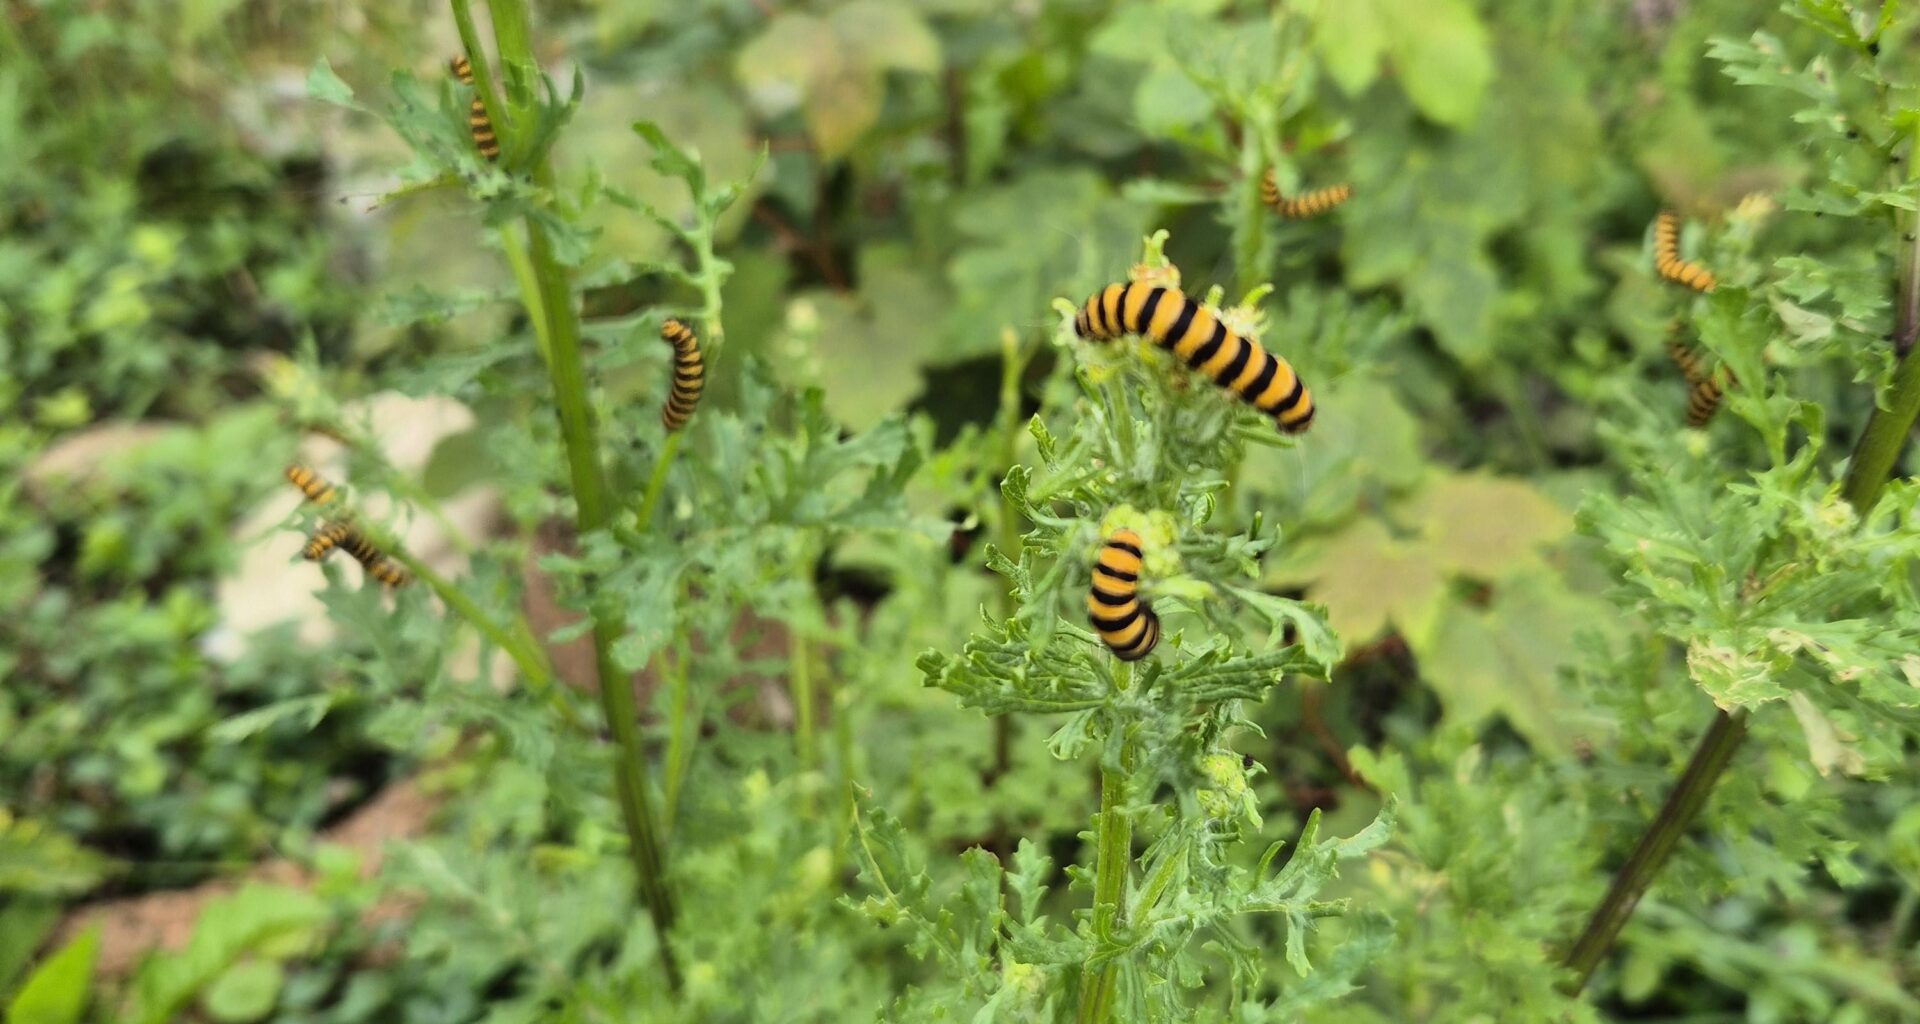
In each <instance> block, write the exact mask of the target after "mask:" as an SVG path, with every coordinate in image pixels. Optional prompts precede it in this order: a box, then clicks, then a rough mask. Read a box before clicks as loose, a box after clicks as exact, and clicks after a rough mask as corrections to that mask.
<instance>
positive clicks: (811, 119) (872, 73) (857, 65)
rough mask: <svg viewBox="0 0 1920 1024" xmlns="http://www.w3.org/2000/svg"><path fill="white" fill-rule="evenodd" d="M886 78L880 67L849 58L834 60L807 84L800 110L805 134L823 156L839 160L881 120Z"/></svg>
mask: <svg viewBox="0 0 1920 1024" xmlns="http://www.w3.org/2000/svg"><path fill="white" fill-rule="evenodd" d="M885 98H886V80H885V79H884V78H882V77H881V73H880V69H879V68H875V67H872V66H869V65H867V64H865V63H862V62H859V61H852V60H843V61H836V62H835V63H834V64H833V65H832V66H831V67H830V68H829V69H827V70H825V71H823V72H822V73H821V74H819V75H818V76H816V77H815V78H814V79H813V81H812V82H811V83H810V84H809V85H808V88H807V98H806V102H805V103H804V104H803V112H804V114H805V115H806V121H807V134H808V135H810V136H812V138H813V144H814V145H815V146H816V147H818V149H819V150H820V157H821V159H823V160H838V159H839V158H840V157H843V156H845V155H846V154H847V151H848V150H850V149H852V148H853V144H854V143H856V142H858V141H860V137H861V136H862V135H865V134H866V133H867V129H869V128H872V127H873V126H874V123H875V122H877V121H879V120H880V102H881V100H883V99H885Z"/></svg>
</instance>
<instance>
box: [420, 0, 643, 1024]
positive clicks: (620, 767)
mask: <svg viewBox="0 0 1920 1024" xmlns="http://www.w3.org/2000/svg"><path fill="white" fill-rule="evenodd" d="M451 3H452V7H453V12H454V20H455V23H456V25H457V26H458V28H459V31H460V37H461V42H462V43H463V45H465V47H466V48H467V52H468V53H469V54H471V55H472V57H473V63H474V65H475V73H476V77H478V79H479V86H480V88H481V90H482V95H483V98H484V99H485V100H486V101H487V104H488V110H489V113H496V111H494V109H493V96H492V95H491V93H492V89H491V83H490V82H488V80H487V79H486V77H484V76H485V71H484V70H483V69H484V62H483V61H482V60H480V59H479V58H480V56H481V50H480V46H479V38H478V33H477V32H475V30H474V25H473V17H472V13H471V11H470V10H469V0H451ZM488 8H489V11H490V12H491V14H492V16H493V35H494V40H495V43H496V44H497V46H498V48H499V57H500V62H501V66H502V69H503V70H504V71H505V72H506V74H507V86H508V88H507V90H506V101H507V109H508V110H509V111H510V112H511V114H513V115H518V114H520V113H524V105H525V104H526V103H527V102H530V97H529V96H528V95H527V94H526V89H525V87H526V86H527V84H528V82H529V81H530V79H531V77H532V76H533V75H534V73H535V69H536V68H537V62H536V61H535V59H534V55H533V45H532V32H531V27H530V26H531V19H530V18H529V16H528V12H527V5H526V0H492V2H491V3H490V4H489V5H488ZM515 120H517V118H516V117H513V116H510V117H509V118H508V120H507V121H506V122H497V123H501V124H504V125H506V126H507V127H509V128H511V127H513V125H512V122H513V121H515ZM505 141H507V142H508V143H509V144H511V143H512V142H513V141H514V133H513V132H512V131H509V132H508V137H507V139H506V140H505ZM510 148H511V147H510ZM531 177H532V178H533V180H534V181H535V182H536V183H537V184H541V185H547V186H550V185H551V184H552V181H553V174H552V171H551V169H550V168H548V166H547V165H546V163H545V161H541V162H540V164H539V165H538V166H535V167H533V168H531ZM525 230H526V239H527V249H526V262H525V265H524V266H523V267H522V268H520V269H522V270H531V272H532V278H533V280H532V282H531V284H532V285H533V291H532V292H530V293H528V294H527V295H525V296H523V298H525V299H526V303H525V304H526V306H527V311H528V314H529V315H530V316H534V317H537V318H538V319H539V320H540V321H541V323H542V325H543V326H544V328H545V329H544V330H541V331H538V333H539V334H540V335H541V336H542V337H544V339H545V345H546V347H547V352H546V353H545V354H546V356H547V374H548V377H549V378H550V380H551V382H552V385H553V404H554V410H555V412H556V413H557V414H558V416H559V419H560V434H561V438H562V439H563V440H564V442H565V444H566V451H567V470H568V474H569V476H570V478H571V480H572V484H573V496H574V504H575V509H576V513H575V525H576V526H577V528H578V531H579V533H580V535H581V536H583V537H584V536H586V535H587V534H590V533H593V532H595V531H597V530H601V529H605V528H606V526H607V514H608V508H609V505H610V502H609V500H608V496H607V483H606V476H605V473H604V471H603V469H602V467H601V465H600V447H599V440H598V438H597V437H596V436H595V427H594V422H593V415H592V410H591V409H590V408H589V406H588V404H587V375H586V369H585V366H584V364H583V362H582V360H581V356H580V321H579V319H578V314H577V312H576V311H575V308H574V301H573V289H572V286H571V284H570V282H569V280H568V276H567V271H566V268H565V267H563V266H562V265H561V263H560V261H559V260H558V259H557V258H556V257H555V256H554V253H553V247H552V245H551V243H550V242H549V241H548V239H547V234H546V229H545V228H544V227H543V226H542V225H541V224H540V223H539V222H538V221H537V220H535V219H534V218H532V217H528V218H527V219H526V221H525ZM509 244H511V243H509ZM522 283H523V284H525V283H527V282H526V281H525V280H524V279H523V280H522ZM588 589H589V592H591V591H592V590H593V587H592V585H591V581H590V582H589V588H588ZM592 614H593V646H594V663H595V665H596V667H597V669H598V672H597V674H598V676H599V683H600V702H601V707H602V709H603V710H604V711H605V712H606V716H607V728H608V730H609V731H610V732H611V733H612V734H613V740H614V745H615V756H614V791H615V795H616V796H617V798H618V800H619V804H620V815H621V818H622V820H623V823H624V824H625V826H626V831H627V839H628V853H629V855H630V856H631V857H632V860H633V869H634V878H635V885H636V887H637V888H638V890H639V894H640V899H641V901H642V902H643V903H644V904H645V905H646V907H647V911H648V913H649V914H651V915H652V917H653V923H654V927H655V930H656V931H657V932H658V933H659V936H660V966H661V970H662V971H663V972H664V973H665V975H666V979H667V985H668V987H669V988H670V989H672V990H674V991H676V992H677V991H679V988H680V971H679V967H678V965H677V963H676V961H675V959H674V954H673V946H672V932H673V916H674V914H673V901H672V898H671V896H670V894H669V893H668V892H667V888H666V867H665V860H666V858H665V855H664V853H663V851H662V849H661V845H660V841H659V836H658V825H657V819H656V818H655V817H654V813H653V808H652V807H651V806H650V804H651V795H650V793H651V786H650V784H649V781H648V777H647V776H648V772H647V762H646V757H645V753H644V751H643V750H642V749H641V746H640V735H639V725H638V722H637V718H636V714H635V711H634V701H633V687H632V683H631V681H630V680H629V679H628V677H627V675H626V673H624V672H622V671H620V667H619V665H618V664H617V663H616V662H615V661H614V658H613V645H614V643H615V641H617V640H618V639H619V637H620V626H619V623H618V622H617V621H616V620H615V619H614V616H613V612H612V611H611V610H609V609H607V608H604V607H598V606H596V607H594V608H593V609H592Z"/></svg>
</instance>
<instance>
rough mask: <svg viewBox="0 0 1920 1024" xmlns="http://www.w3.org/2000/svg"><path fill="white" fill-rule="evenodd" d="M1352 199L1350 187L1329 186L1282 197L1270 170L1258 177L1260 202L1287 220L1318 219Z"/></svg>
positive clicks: (1276, 180) (1278, 182)
mask: <svg viewBox="0 0 1920 1024" xmlns="http://www.w3.org/2000/svg"><path fill="white" fill-rule="evenodd" d="M1352 198H1353V186H1352V185H1330V186H1328V187H1326V188H1317V189H1314V190H1313V191H1311V192H1305V193H1302V194H1300V195H1297V196H1284V195H1281V194H1280V181H1279V179H1278V178H1275V177H1274V175H1273V171H1272V169H1271V168H1269V169H1268V171H1267V173H1265V174H1263V175H1261V176H1260V201H1261V202H1263V203H1265V204H1267V205H1268V206H1271V207H1273V212H1275V213H1277V214H1279V215H1280V216H1282V217H1285V218H1286V219H1288V220H1306V219H1307V218H1309V217H1318V216H1320V215H1321V214H1323V213H1326V212H1327V211H1328V210H1331V209H1333V208H1334V207H1336V206H1339V205H1340V204H1341V203H1344V202H1346V201H1347V200H1349V199H1352Z"/></svg>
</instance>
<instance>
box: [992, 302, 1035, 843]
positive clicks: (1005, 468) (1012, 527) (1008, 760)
mask: <svg viewBox="0 0 1920 1024" xmlns="http://www.w3.org/2000/svg"><path fill="white" fill-rule="evenodd" d="M1025 369H1026V362H1025V360H1024V359H1023V358H1022V353H1021V351H1020V339H1019V336H1018V335H1016V334H1014V333H1013V332H1012V331H1011V330H1008V331H1004V332H1002V333H1001V335H1000V408H999V409H998V411H997V413H996V416H995V420H996V422H995V424H994V432H995V433H996V434H997V435H998V436H999V439H1000V453H999V455H1000V457H999V459H998V465H999V467H1000V471H1001V472H1003V473H1005V472H1009V471H1011V470H1012V469H1013V462H1014V459H1015V458H1017V457H1018V455H1019V450H1020V448H1019V446H1020V375H1021V373H1022V372H1023V371H1024V370H1025ZM994 526H995V530H994V534H995V537H994V546H995V547H998V548H999V549H1000V553H1001V554H1002V555H1005V556H1006V557H1008V558H1012V559H1015V560H1018V559H1019V551H1020V522H1019V512H1017V511H1015V509H1014V508H1013V505H1012V504H1011V503H1010V502H1008V501H1007V500H1006V499H1005V497H1002V498H1001V499H1000V514H999V516H998V517H996V519H995V522H994ZM1018 610H1019V609H1018V608H1017V607H1016V606H1015V604H1014V600H1013V589H1012V588H1011V587H1001V588H1000V615H1001V617H1002V618H1011V617H1012V616H1013V614H1014V613H1015V612H1016V611H1018ZM1012 767H1013V716H1012V715H1000V716H997V717H995V718H994V720H993V762H992V766H991V767H990V768H989V769H988V772H989V773H990V774H989V776H988V782H989V784H992V783H997V782H999V781H1000V779H1002V778H1003V777H1005V776H1006V774H1007V772H1008V771H1009V770H1010V769H1012ZM995 830H996V831H998V830H999V829H998V826H997V825H996V829H995ZM995 846H996V847H997V848H998V847H1004V846H1005V843H1004V842H1003V841H1000V840H998V839H996V842H995Z"/></svg>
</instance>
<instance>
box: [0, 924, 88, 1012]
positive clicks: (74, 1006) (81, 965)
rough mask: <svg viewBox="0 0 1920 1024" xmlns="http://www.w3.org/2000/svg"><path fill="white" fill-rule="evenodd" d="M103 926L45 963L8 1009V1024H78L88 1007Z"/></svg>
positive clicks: (28, 979) (27, 982)
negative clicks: (95, 957)
mask: <svg viewBox="0 0 1920 1024" xmlns="http://www.w3.org/2000/svg"><path fill="white" fill-rule="evenodd" d="M99 950H100V926H99V925H94V926H93V927H91V928H88V929H87V930H86V931H84V932H81V933H80V935H79V936H77V937H76V938H75V939H74V940H73V941H72V942H69V943H67V944H66V945H65V946H63V947H61V949H60V950H59V951H58V952H56V953H54V954H53V955H51V956H49V957H47V958H46V960H44V961H42V962H41V964H40V966H39V967H37V968H35V969H34V972H33V973H32V974H30V975H28V976H27V980H26V983H25V984H24V985H22V986H20V992H19V994H17V995H15V996H14V997H13V1002H12V1003H11V1004H10V1005H8V1007H7V1024H76V1022H78V1021H79V1020H80V1014H81V1012H82V1011H84V1010H85V1009H86V1007H87V989H88V986H89V984H90V983H91V982H92V980H93V959H94V955H95V954H96V953H98V952H99Z"/></svg>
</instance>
